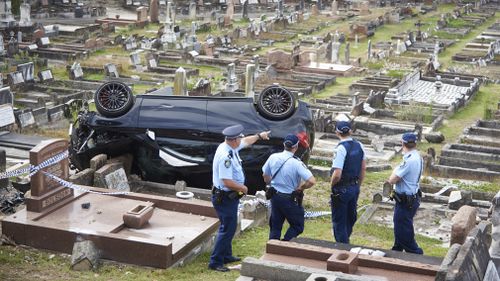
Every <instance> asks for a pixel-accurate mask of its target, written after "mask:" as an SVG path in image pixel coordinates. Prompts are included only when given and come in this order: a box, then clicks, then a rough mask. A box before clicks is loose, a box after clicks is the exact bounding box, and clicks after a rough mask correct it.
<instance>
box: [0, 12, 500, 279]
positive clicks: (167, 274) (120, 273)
mask: <svg viewBox="0 0 500 281" xmlns="http://www.w3.org/2000/svg"><path fill="white" fill-rule="evenodd" d="M452 9H453V5H441V6H440V7H439V9H438V11H435V12H431V13H429V14H427V15H420V16H418V17H417V18H413V19H409V20H404V21H402V22H401V23H400V24H387V25H384V26H382V27H379V28H378V29H377V31H376V34H375V36H374V37H371V40H372V42H377V41H388V40H389V39H390V37H391V36H392V35H394V34H396V33H398V32H402V31H404V30H407V29H409V28H412V27H414V24H415V22H416V21H417V20H418V19H422V20H424V21H425V23H426V24H427V26H432V25H434V24H435V22H436V21H437V20H438V19H439V14H440V13H443V12H450V11H452ZM498 19H500V13H497V15H496V16H495V17H494V18H492V19H490V20H488V21H486V22H485V23H483V24H482V25H481V27H479V28H476V29H473V30H472V31H471V32H470V33H469V34H468V35H466V36H465V37H463V38H459V39H460V40H459V41H457V42H456V43H455V45H453V46H451V47H449V48H447V49H446V50H445V51H444V52H443V53H441V54H440V55H439V57H440V61H441V63H442V64H443V65H444V66H446V67H447V66H451V65H456V64H454V63H452V62H451V56H452V55H453V54H454V53H456V52H457V51H459V50H461V49H462V48H463V47H464V46H465V44H466V43H467V42H468V41H470V40H471V39H472V38H474V37H476V36H477V35H479V34H480V32H481V31H482V30H484V29H485V28H486V27H487V26H489V25H491V24H492V23H493V22H495V21H496V20H498ZM243 23H244V22H241V23H240V22H238V23H236V25H239V24H242V25H243ZM183 24H184V25H189V24H190V23H189V22H185V23H183ZM308 24H312V21H311V22H308V23H303V24H302V25H304V26H307V25H308ZM456 24H459V23H456ZM427 26H425V27H424V28H423V29H427ZM347 27H348V22H347V21H344V22H336V23H334V24H332V25H328V26H324V27H323V28H321V29H320V30H319V31H316V32H315V33H313V34H314V35H325V34H326V33H328V32H333V31H335V30H336V29H339V31H340V30H344V31H346V30H347V29H346V28H347ZM157 30H158V25H154V24H152V25H149V26H147V28H145V29H139V30H136V29H128V28H125V29H120V31H119V32H118V34H122V35H129V34H132V33H135V34H140V35H147V34H151V33H155V32H156V31H157ZM210 33H211V34H213V35H217V34H218V33H217V32H214V31H211V32H210ZM206 34H207V33H199V34H198V36H199V37H202V36H204V35H206ZM435 34H438V35H442V34H439V32H435ZM453 38H456V37H453ZM296 39H297V38H294V40H296ZM366 45H367V40H366V39H364V40H362V41H360V42H359V46H358V47H357V48H355V47H353V46H351V56H353V57H363V58H364V57H366V50H367V48H366ZM275 47H282V48H284V49H285V50H287V49H288V50H289V48H290V47H291V44H290V42H280V43H276V44H275V45H274V46H273V47H268V48H263V49H261V50H260V51H259V52H258V53H261V54H265V53H266V52H267V51H268V50H269V49H271V48H275ZM343 48H344V47H343V46H342V49H341V50H340V53H343ZM142 55H144V53H143V54H142ZM406 55H407V54H403V55H402V56H401V57H398V58H391V59H389V60H386V61H385V62H382V61H381V62H376V63H369V64H366V65H365V66H366V67H367V68H368V70H369V71H377V70H379V69H382V68H384V67H385V66H387V65H388V64H393V63H397V62H398V61H399V60H405V56H406ZM413 55H414V54H413ZM142 59H144V58H142ZM103 61H106V62H112V63H115V64H116V65H120V66H121V67H122V68H121V69H120V74H123V75H126V76H129V75H138V76H140V77H141V79H147V78H148V77H149V74H148V73H136V72H134V71H133V70H132V68H131V67H129V65H130V62H129V56H128V53H127V52H126V51H123V49H121V48H120V47H113V48H108V49H105V50H101V51H97V52H94V53H93V54H92V55H91V57H90V58H89V59H87V60H86V61H84V62H82V66H89V67H100V68H102V63H103ZM169 65H172V66H183V67H189V65H188V64H179V63H169ZM197 67H198V68H199V69H200V77H207V76H211V77H212V79H213V81H215V82H219V81H220V80H221V78H222V77H223V76H222V75H221V71H220V69H219V68H217V67H211V66H197ZM460 67H469V66H468V65H460ZM52 71H53V74H54V77H56V79H59V80H67V79H68V75H67V72H66V68H65V66H64V67H63V66H55V67H53V68H52ZM405 71H411V69H406V70H402V71H400V70H389V71H388V73H387V74H388V75H389V76H398V77H399V76H401V75H403V73H404V72H405ZM84 78H85V79H88V80H103V79H104V75H103V74H91V73H89V74H85V76H84ZM361 78H362V77H361V76H355V77H337V80H336V83H335V84H334V85H331V86H329V87H327V88H326V89H325V90H323V91H322V92H320V93H318V94H315V95H314V96H313V98H323V97H328V96H331V95H335V94H337V93H348V92H349V90H348V87H349V85H350V84H351V83H353V82H355V81H357V80H359V79H361ZM170 85H171V83H170V82H166V83H164V84H161V85H158V88H159V87H163V86H170ZM149 88H150V86H146V85H135V86H134V88H133V91H134V93H135V94H138V93H144V92H145V91H147V90H148V89H149ZM499 99H500V85H498V84H496V85H494V84H488V85H482V86H481V88H480V91H479V92H478V93H477V95H475V96H474V98H473V99H472V100H471V101H470V103H469V104H468V105H467V106H466V107H464V108H462V109H460V110H458V112H456V113H455V114H453V115H452V116H451V117H450V118H447V120H446V121H445V122H444V124H443V126H442V127H441V128H440V129H439V131H440V132H442V133H443V134H444V136H445V142H446V143H454V142H457V141H458V138H459V136H460V134H461V133H462V131H463V129H464V128H465V127H467V126H469V125H470V124H472V123H473V122H474V121H475V120H477V119H482V118H485V117H486V115H487V110H488V109H494V108H495V105H496V103H497V102H498V100H499ZM25 133H33V134H40V135H45V136H50V137H67V129H53V130H46V131H41V130H38V129H33V130H32V131H27V132H25ZM442 146H443V144H429V143H426V142H424V143H421V144H420V145H419V150H420V151H422V152H425V151H426V150H427V149H428V148H430V147H432V148H434V149H435V150H436V152H437V154H439V152H440V150H441V148H442ZM400 160H401V157H400V156H399V157H395V159H393V161H392V164H393V166H395V165H397V163H399V162H400ZM311 164H314V165H321V164H322V163H311ZM390 173H391V171H390V170H387V171H383V172H369V173H367V178H366V180H365V182H364V184H363V186H362V191H361V195H360V200H359V207H360V213H359V215H361V214H362V213H363V208H362V206H366V205H368V204H370V203H371V198H372V194H373V193H375V192H380V191H381V189H382V184H383V182H384V181H385V180H386V179H387V178H388V177H389V175H390ZM425 181H428V178H424V179H423V180H422V182H425ZM451 182H452V183H455V184H457V185H459V187H460V188H463V189H476V190H481V191H486V192H493V193H494V192H497V191H498V190H499V189H500V188H499V186H500V182H493V183H480V184H467V183H462V182H459V181H453V180H451ZM328 201H329V184H328V179H319V182H318V184H317V185H316V186H315V187H313V188H312V189H311V190H308V191H307V192H306V196H305V202H304V205H305V208H306V210H314V211H327V210H329V205H328ZM1 219H2V216H1V215H0V220H1ZM285 229H286V228H285ZM392 231H393V230H392V228H388V227H385V226H381V225H375V224H356V225H355V228H354V232H353V235H352V237H351V238H352V241H351V243H352V244H356V245H362V246H370V247H378V248H381V249H389V248H390V247H391V246H392V242H393V233H392ZM268 233H269V228H268V227H267V226H263V227H258V228H254V229H250V230H248V231H246V232H243V233H241V234H240V235H239V236H238V237H236V238H235V240H234V242H233V247H234V253H235V254H236V255H237V256H240V257H247V256H250V257H256V258H258V257H260V256H261V255H262V254H263V253H264V249H265V243H266V241H267V236H268ZM301 237H308V238H314V239H321V240H328V241H332V240H333V237H332V233H331V221H330V216H325V217H320V218H316V219H310V220H307V221H306V226H305V232H304V233H303V234H302V235H301ZM417 241H418V243H419V244H420V245H421V247H422V248H423V250H424V252H425V254H426V255H431V256H438V257H443V256H444V255H445V254H446V252H447V250H448V245H443V243H442V241H440V240H438V239H433V238H429V237H425V236H421V235H417ZM2 243H3V245H2ZM0 245H1V246H0V280H33V279H35V278H36V279H39V280H204V281H210V280H235V279H236V278H237V277H238V276H239V272H238V271H236V270H233V271H231V272H229V273H218V272H213V271H211V270H208V269H207V264H208V259H209V255H210V253H204V254H202V255H200V256H198V257H197V258H196V259H195V260H193V261H192V262H189V263H188V264H187V265H184V266H179V267H175V268H171V269H168V270H164V269H153V268H147V267H138V266H132V265H126V264H120V263H115V262H110V261H104V264H103V265H102V266H101V267H100V268H99V269H98V270H97V271H95V272H78V271H72V270H70V268H69V267H70V255H67V254H61V253H57V252H51V251H45V250H37V249H33V248H30V247H25V246H21V245H17V246H12V245H8V241H6V240H0Z"/></svg>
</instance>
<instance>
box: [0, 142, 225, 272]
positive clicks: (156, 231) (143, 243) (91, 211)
mask: <svg viewBox="0 0 500 281" xmlns="http://www.w3.org/2000/svg"><path fill="white" fill-rule="evenodd" d="M66 149H67V141H65V140H50V141H46V142H42V143H40V144H39V145H37V146H36V147H35V148H33V149H32V150H31V151H30V163H31V164H33V165H39V164H40V163H42V162H43V161H45V160H47V159H49V158H50V157H53V156H54V155H58V154H59V153H61V152H64V151H65V150H66ZM46 173H49V174H51V175H52V178H49V177H47V176H46V175H47V174H46ZM54 176H55V177H57V178H59V179H63V180H65V179H67V177H68V160H67V159H63V160H62V161H61V162H59V163H56V164H54V165H52V166H50V167H45V168H44V169H42V170H41V171H39V172H38V173H37V174H35V175H33V176H32V179H31V196H29V197H27V199H26V200H27V208H26V209H24V210H20V211H18V212H17V213H15V214H14V215H11V216H9V217H6V218H4V219H3V220H2V234H3V235H6V236H8V237H10V238H11V239H12V240H13V241H16V243H19V244H24V245H30V246H32V247H36V248H42V249H49V250H54V251H59V252H65V253H71V252H72V250H73V244H74V243H75V242H77V241H80V240H81V239H83V240H89V241H92V242H93V243H94V244H95V246H96V248H97V249H98V250H99V251H100V253H101V254H100V255H101V257H102V258H104V259H110V260H115V261H119V262H125V263H131V264H137V265H144V266H152V267H159V268H167V267H170V266H172V265H173V264H175V263H177V262H180V261H182V260H183V259H184V258H185V257H186V256H190V255H193V254H194V255H196V254H197V253H199V250H195V249H196V248H198V247H202V248H203V249H207V248H208V247H209V246H210V241H211V240H212V235H213V233H214V232H215V231H216V228H217V227H218V220H217V218H216V217H215V212H214V210H213V208H212V207H211V204H210V203H208V202H203V201H199V200H196V199H192V200H189V201H186V200H183V199H173V198H165V197H162V196H153V195H144V194H138V193H126V194H121V193H118V194H116V195H113V193H112V191H113V190H110V189H100V188H92V187H84V186H79V191H77V192H74V191H73V189H70V188H68V184H64V185H62V183H63V181H61V180H57V181H54V180H53V179H54ZM106 180H111V179H108V178H106ZM82 188H83V192H82ZM87 191H92V192H94V194H92V193H89V192H87ZM109 191H111V194H109V195H101V194H95V192H97V193H108V192H109ZM122 193H123V192H122ZM146 211H147V212H146ZM207 243H208V244H207ZM193 250H194V251H193ZM192 251H193V252H192Z"/></svg>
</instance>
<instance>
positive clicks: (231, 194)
mask: <svg viewBox="0 0 500 281" xmlns="http://www.w3.org/2000/svg"><path fill="white" fill-rule="evenodd" d="M212 195H215V203H216V204H222V201H223V199H224V197H227V198H229V199H231V200H235V199H239V198H241V197H243V193H242V194H240V193H239V192H238V191H234V190H230V191H225V190H222V189H220V188H217V187H215V186H212Z"/></svg>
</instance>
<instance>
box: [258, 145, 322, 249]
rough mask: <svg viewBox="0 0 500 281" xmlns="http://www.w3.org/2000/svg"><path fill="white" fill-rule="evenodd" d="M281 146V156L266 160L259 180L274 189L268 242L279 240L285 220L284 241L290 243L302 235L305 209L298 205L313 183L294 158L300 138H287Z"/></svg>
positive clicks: (310, 176)
mask: <svg viewBox="0 0 500 281" xmlns="http://www.w3.org/2000/svg"><path fill="white" fill-rule="evenodd" d="M283 146H284V148H285V149H284V151H283V152H278V153H274V154H272V155H271V156H269V159H267V161H266V163H265V164H264V166H263V167H262V172H263V174H262V176H263V177H264V181H265V182H266V183H267V184H268V185H269V184H270V185H271V186H272V187H273V188H274V189H275V192H274V194H273V196H272V198H271V218H270V219H269V226H270V233H269V239H278V240H279V239H280V238H281V229H282V227H283V223H284V221H285V219H286V220H287V221H288V223H289V225H290V227H289V228H288V230H287V231H286V233H285V236H284V238H283V240H284V241H289V240H291V239H292V238H294V237H297V236H298V235H299V234H301V233H302V232H303V231H304V208H303V207H302V202H301V201H302V196H303V191H304V190H305V189H308V188H310V187H312V186H313V185H314V184H315V183H316V179H315V178H314V176H313V175H312V173H311V171H309V170H308V169H307V167H306V165H304V163H302V161H300V159H298V158H296V157H294V154H295V152H296V151H297V149H298V147H299V138H298V137H297V136H296V135H287V136H286V137H285V139H284V142H283Z"/></svg>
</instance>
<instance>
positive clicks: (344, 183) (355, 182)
mask: <svg viewBox="0 0 500 281" xmlns="http://www.w3.org/2000/svg"><path fill="white" fill-rule="evenodd" d="M353 185H359V178H352V179H345V180H343V179H340V181H339V182H337V183H336V184H335V185H334V186H332V190H334V189H339V188H342V187H349V186H353Z"/></svg>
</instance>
